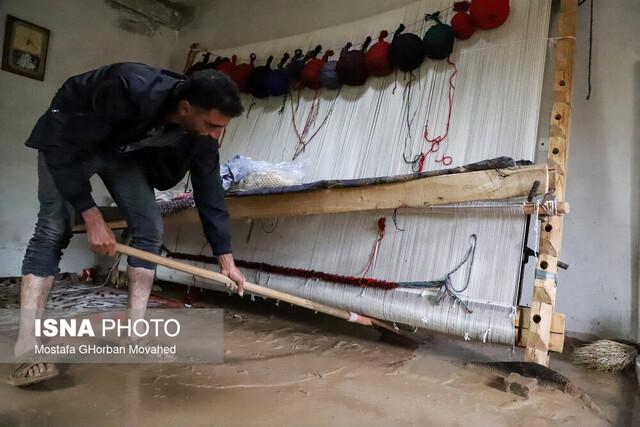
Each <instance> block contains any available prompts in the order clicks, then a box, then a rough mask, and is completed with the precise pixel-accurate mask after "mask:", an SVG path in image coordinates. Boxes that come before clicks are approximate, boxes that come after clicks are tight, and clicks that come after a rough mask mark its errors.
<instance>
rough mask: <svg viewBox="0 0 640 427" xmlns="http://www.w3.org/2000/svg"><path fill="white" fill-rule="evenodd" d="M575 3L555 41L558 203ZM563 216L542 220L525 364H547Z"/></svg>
mask: <svg viewBox="0 0 640 427" xmlns="http://www.w3.org/2000/svg"><path fill="white" fill-rule="evenodd" d="M577 11H578V0H560V23H559V28H558V36H557V38H556V57H555V58H556V63H555V72H554V81H553V84H554V94H553V108H552V110H551V135H550V138H549V152H548V153H547V165H548V167H549V168H550V169H554V170H555V173H554V174H553V177H552V181H551V183H550V186H551V188H552V189H553V191H554V193H555V198H556V200H557V201H558V202H564V201H565V180H566V174H567V158H568V155H569V128H570V117H571V94H572V88H573V63H574V56H575V46H576V20H577ZM563 224H564V216H561V215H557V216H548V217H544V218H542V220H541V228H540V229H541V233H540V245H539V247H540V255H539V257H538V263H537V265H536V278H535V281H534V286H533V301H532V304H531V312H530V319H529V325H530V329H529V332H528V336H527V348H526V350H525V355H524V357H525V360H526V361H529V362H536V363H539V364H541V365H545V366H548V364H549V354H548V352H549V349H550V340H551V323H552V320H553V314H554V311H555V304H556V286H557V274H558V258H559V257H560V249H561V244H562V228H563Z"/></svg>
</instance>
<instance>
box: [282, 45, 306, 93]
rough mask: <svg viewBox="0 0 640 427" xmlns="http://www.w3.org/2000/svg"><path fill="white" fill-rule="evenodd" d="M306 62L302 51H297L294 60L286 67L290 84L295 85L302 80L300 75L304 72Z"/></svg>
mask: <svg viewBox="0 0 640 427" xmlns="http://www.w3.org/2000/svg"><path fill="white" fill-rule="evenodd" d="M305 61H306V57H305V56H303V54H302V49H296V51H295V53H294V54H293V58H291V61H289V63H288V64H287V66H286V67H284V71H285V73H287V78H288V79H289V83H292V84H293V83H295V82H296V81H297V80H298V79H299V78H300V73H301V72H302V68H303V67H304V63H305Z"/></svg>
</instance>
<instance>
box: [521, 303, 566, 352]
mask: <svg viewBox="0 0 640 427" xmlns="http://www.w3.org/2000/svg"><path fill="white" fill-rule="evenodd" d="M530 325H531V309H530V308H529V307H518V310H517V311H516V318H515V319H514V327H515V341H516V345H517V346H518V347H526V346H527V343H528V341H529V332H530V329H531V328H530ZM564 325H565V316H564V314H560V313H553V314H552V316H551V324H550V337H549V351H554V352H558V353H561V352H562V350H563V348H564Z"/></svg>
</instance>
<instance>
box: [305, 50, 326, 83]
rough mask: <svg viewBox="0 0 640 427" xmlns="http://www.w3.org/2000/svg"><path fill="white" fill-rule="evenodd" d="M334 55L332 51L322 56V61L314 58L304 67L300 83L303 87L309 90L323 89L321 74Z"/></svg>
mask: <svg viewBox="0 0 640 427" xmlns="http://www.w3.org/2000/svg"><path fill="white" fill-rule="evenodd" d="M332 55H333V51H332V50H328V51H326V52H325V53H324V55H323V56H322V59H317V58H312V59H310V60H309V62H307V63H306V64H305V65H304V68H303V69H302V73H301V74H300V81H301V82H302V84H303V86H305V87H308V88H309V89H313V90H318V89H320V88H321V87H322V83H321V82H320V73H321V72H322V68H323V67H324V65H325V64H326V63H327V61H328V60H329V57H330V56H332Z"/></svg>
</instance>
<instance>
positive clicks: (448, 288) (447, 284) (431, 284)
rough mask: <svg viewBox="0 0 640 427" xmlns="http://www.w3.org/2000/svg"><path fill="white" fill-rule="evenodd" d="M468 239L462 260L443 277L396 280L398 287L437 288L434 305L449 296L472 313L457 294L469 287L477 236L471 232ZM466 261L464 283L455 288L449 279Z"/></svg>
mask: <svg viewBox="0 0 640 427" xmlns="http://www.w3.org/2000/svg"><path fill="white" fill-rule="evenodd" d="M469 240H470V246H469V249H468V250H467V252H466V254H465V256H464V257H463V258H462V261H460V263H458V265H457V266H456V267H455V268H454V269H453V270H451V271H450V272H449V273H447V274H446V275H445V277H444V279H442V280H432V281H427V282H398V287H402V288H409V289H429V288H439V290H438V293H437V294H436V297H435V303H436V305H437V304H440V303H441V302H442V301H444V299H445V297H450V298H452V299H453V301H454V304H455V303H459V304H460V305H461V306H462V307H464V309H465V310H466V312H467V313H472V312H473V310H471V309H470V308H469V306H468V305H467V303H466V302H464V301H463V300H462V298H460V296H459V294H460V293H462V292H464V291H466V290H467V288H468V287H469V282H470V279H471V268H472V267H473V261H474V258H475V252H476V242H477V240H478V237H477V236H476V235H475V234H472V235H471V236H470V237H469ZM467 262H469V268H468V269H467V275H466V277H465V280H464V284H463V286H462V287H461V288H460V289H456V288H455V286H453V282H452V281H451V276H453V275H454V274H455V273H456V272H457V271H458V270H460V269H461V268H462V266H463V265H465V264H466V263H467Z"/></svg>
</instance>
